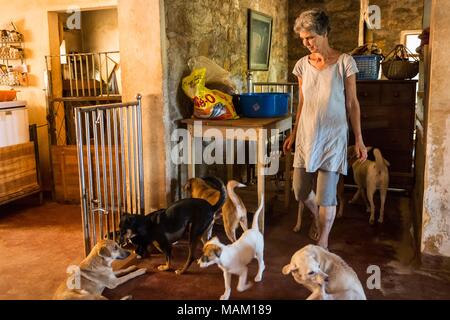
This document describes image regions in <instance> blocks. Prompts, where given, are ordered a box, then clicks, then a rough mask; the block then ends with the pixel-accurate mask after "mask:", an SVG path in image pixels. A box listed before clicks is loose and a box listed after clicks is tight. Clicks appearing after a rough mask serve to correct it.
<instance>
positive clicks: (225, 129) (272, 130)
mask: <svg viewBox="0 0 450 320" xmlns="http://www.w3.org/2000/svg"><path fill="white" fill-rule="evenodd" d="M181 122H182V123H185V124H187V128H188V131H189V139H188V140H189V141H188V157H189V160H190V162H189V167H188V178H189V179H190V178H193V177H195V164H196V159H195V153H196V150H195V146H196V143H195V139H196V138H202V139H203V138H211V137H216V136H217V134H218V133H219V132H220V133H221V134H222V137H224V138H225V139H226V140H231V139H232V140H244V141H254V142H256V159H257V161H256V162H257V164H256V176H257V184H258V188H257V190H258V204H261V198H262V194H263V191H264V190H265V179H264V176H265V175H264V172H265V166H264V163H263V159H264V154H265V150H266V142H267V141H270V139H271V138H272V137H274V136H276V135H277V132H278V133H282V132H285V131H290V130H291V128H292V116H291V115H288V116H284V117H280V118H240V119H237V120H207V119H184V120H182V121H181ZM211 129H213V130H211ZM238 130H241V131H238ZM232 132H233V133H234V134H232V135H230V133H232ZM245 133H248V134H245ZM253 133H255V134H253ZM227 134H228V135H227ZM224 150H225V151H226V148H224ZM233 161H234V159H233ZM200 163H201V162H200ZM200 163H198V162H197V164H200ZM290 166H291V153H290V152H289V153H288V154H287V155H286V165H285V181H286V184H285V205H286V206H287V205H288V203H287V202H288V199H289V192H290V189H291V187H290V181H291V179H290V176H289V175H290ZM265 199H267V197H265ZM264 207H265V205H264V206H263V211H262V212H261V214H260V219H259V225H260V230H262V232H264Z"/></svg>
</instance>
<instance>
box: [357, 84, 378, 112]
mask: <svg viewBox="0 0 450 320" xmlns="http://www.w3.org/2000/svg"><path fill="white" fill-rule="evenodd" d="M356 92H357V95H358V101H359V104H360V105H361V106H378V105H380V95H381V86H380V85H379V84H378V83H363V84H362V83H359V84H358V85H357V87H356Z"/></svg>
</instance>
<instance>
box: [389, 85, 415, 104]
mask: <svg viewBox="0 0 450 320" xmlns="http://www.w3.org/2000/svg"><path fill="white" fill-rule="evenodd" d="M415 86H416V83H415V82H414V83H384V84H382V85H381V104H382V105H384V106H398V105H409V106H410V105H413V106H414V105H415V102H416V96H415Z"/></svg>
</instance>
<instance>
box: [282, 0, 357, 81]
mask: <svg viewBox="0 0 450 320" xmlns="http://www.w3.org/2000/svg"><path fill="white" fill-rule="evenodd" d="M312 8H321V9H324V10H325V11H326V12H327V13H328V15H329V16H330V21H331V32H330V35H329V36H330V38H329V40H330V44H331V46H332V47H333V48H335V49H337V50H340V51H343V52H348V51H351V50H352V49H353V48H355V47H357V46H358V32H359V31H358V26H359V8H360V5H359V1H357V0H351V1H349V0H305V1H295V0H291V1H289V26H288V30H289V40H288V43H289V56H288V59H289V79H290V80H291V81H296V80H297V79H296V78H295V76H294V75H292V74H291V71H292V69H293V68H294V65H295V63H296V62H297V60H298V59H300V58H301V57H303V56H305V55H306V54H308V50H307V49H306V48H305V47H304V46H303V44H302V43H301V42H300V39H299V37H298V35H297V34H296V33H295V32H294V23H295V19H296V18H297V17H298V15H299V14H300V13H301V12H303V11H305V10H309V9H312Z"/></svg>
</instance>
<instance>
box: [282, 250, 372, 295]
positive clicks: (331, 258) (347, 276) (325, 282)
mask: <svg viewBox="0 0 450 320" xmlns="http://www.w3.org/2000/svg"><path fill="white" fill-rule="evenodd" d="M282 272H283V274H284V275H288V274H292V276H293V277H294V280H295V281H296V282H298V283H299V284H301V285H303V286H305V287H306V288H308V289H309V290H310V291H311V292H312V293H311V295H310V296H309V297H308V298H307V300H366V295H365V293H364V289H363V287H362V285H361V282H360V281H359V279H358V276H357V275H356V273H355V271H353V269H352V268H351V267H350V266H349V265H347V264H346V263H345V261H344V260H342V258H340V257H339V256H338V255H336V254H334V253H330V252H328V251H327V250H325V249H323V248H322V247H319V246H314V245H307V246H305V247H303V248H302V249H300V250H298V251H297V252H296V253H294V255H293V256H292V258H291V263H289V264H287V265H285V266H284V267H283V270H282Z"/></svg>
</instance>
